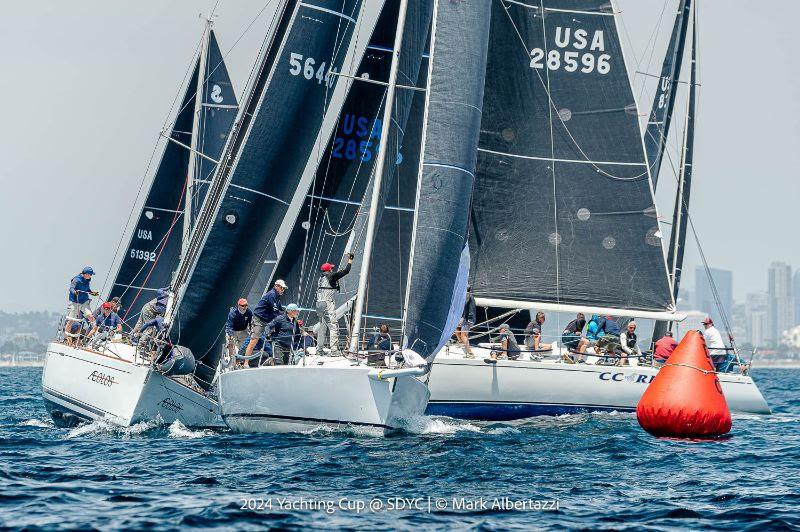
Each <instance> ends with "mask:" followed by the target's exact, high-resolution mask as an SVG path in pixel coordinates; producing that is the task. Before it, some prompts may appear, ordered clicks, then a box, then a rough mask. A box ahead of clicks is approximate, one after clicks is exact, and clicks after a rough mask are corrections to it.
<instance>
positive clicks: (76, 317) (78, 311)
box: [64, 266, 98, 344]
mask: <svg viewBox="0 0 800 532" xmlns="http://www.w3.org/2000/svg"><path fill="white" fill-rule="evenodd" d="M93 275H94V270H93V269H92V267H91V266H86V267H85V268H84V269H83V270H81V273H79V274H78V275H76V276H75V277H73V278H72V281H70V283H69V305H67V317H66V322H65V325H64V332H65V333H66V334H65V340H66V342H67V343H68V344H69V343H70V340H69V334H71V333H70V331H71V330H72V327H71V326H70V324H71V322H79V321H81V320H82V319H83V318H84V317H85V318H86V319H87V320H89V321H92V320H93V318H94V316H93V315H92V312H91V310H89V305H90V304H91V300H90V299H89V296H90V295H92V296H97V295H98V292H95V291H94V290H92V288H91V286H89V285H90V283H91V281H92V276H93ZM90 316H91V318H90Z"/></svg>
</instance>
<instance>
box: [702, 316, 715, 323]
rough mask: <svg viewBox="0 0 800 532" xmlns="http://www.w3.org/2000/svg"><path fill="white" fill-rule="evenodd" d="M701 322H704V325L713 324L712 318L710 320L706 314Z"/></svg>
mask: <svg viewBox="0 0 800 532" xmlns="http://www.w3.org/2000/svg"><path fill="white" fill-rule="evenodd" d="M702 323H703V324H706V325H714V320H712V319H711V318H710V317H708V316H706V318H705V319H704V320H703V322H702Z"/></svg>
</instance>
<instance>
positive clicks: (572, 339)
mask: <svg viewBox="0 0 800 532" xmlns="http://www.w3.org/2000/svg"><path fill="white" fill-rule="evenodd" d="M580 341H581V337H580V336H578V335H577V334H571V333H568V332H565V333H563V334H562V335H561V343H562V344H564V346H565V347H578V344H579V343H580Z"/></svg>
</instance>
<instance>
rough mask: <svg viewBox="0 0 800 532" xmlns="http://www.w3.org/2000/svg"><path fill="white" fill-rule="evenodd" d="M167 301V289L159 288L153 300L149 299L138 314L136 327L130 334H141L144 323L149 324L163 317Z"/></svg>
mask: <svg viewBox="0 0 800 532" xmlns="http://www.w3.org/2000/svg"><path fill="white" fill-rule="evenodd" d="M167 301H169V289H168V288H160V289H159V290H158V292H156V297H155V299H151V300H150V301H148V302H147V303H145V305H144V306H143V307H142V310H141V311H140V312H139V319H138V320H136V325H135V326H134V327H133V330H132V331H131V333H132V334H139V333H141V332H142V329H143V326H144V324H145V323H147V322H150V321H152V320H154V319H156V317H158V316H162V317H163V316H164V313H165V312H166V311H167Z"/></svg>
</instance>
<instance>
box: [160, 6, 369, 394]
mask: <svg viewBox="0 0 800 532" xmlns="http://www.w3.org/2000/svg"><path fill="white" fill-rule="evenodd" d="M361 5H362V3H361V0H336V1H335V2H332V1H331V0H314V1H310V2H294V1H287V2H285V3H283V4H282V5H281V7H280V8H279V10H278V20H279V23H278V27H277V30H276V31H275V33H273V34H272V35H271V42H270V44H269V46H266V47H265V53H264V54H263V56H262V57H261V58H260V63H259V67H258V68H257V74H256V76H255V78H254V82H253V84H252V86H251V88H250V90H249V93H248V97H247V100H246V103H245V105H244V109H243V112H242V114H241V115H240V117H241V120H239V122H238V123H237V125H236V127H235V128H234V131H233V133H232V135H231V138H230V139H229V142H228V144H227V145H226V148H225V152H224V154H223V164H224V166H222V167H221V168H220V170H219V171H218V172H217V174H216V175H215V178H214V180H213V182H212V184H211V185H210V186H209V189H208V192H207V197H206V201H205V203H204V205H203V208H202V210H201V213H200V215H199V217H198V222H197V225H196V226H195V230H194V232H193V233H192V238H191V242H190V245H189V248H188V252H187V257H186V258H184V260H183V261H182V263H181V266H180V269H179V271H178V274H177V276H176V280H175V286H176V287H177V288H178V290H179V293H178V306H177V309H176V311H175V313H174V316H171V317H172V318H174V320H173V321H172V323H171V335H172V337H173V339H174V340H177V341H180V343H182V344H183V345H186V346H187V347H189V348H191V349H192V351H193V352H194V354H195V355H196V356H197V357H198V358H199V359H201V360H202V361H203V365H202V366H201V367H200V368H199V370H198V375H197V376H199V378H200V379H201V380H203V381H204V382H206V383H208V382H210V381H211V376H212V375H213V372H214V370H215V366H216V363H217V360H218V358H219V355H220V348H221V345H222V342H223V340H224V334H223V326H224V322H225V315H226V310H227V308H228V307H229V306H230V304H231V302H232V301H235V300H236V299H237V298H238V297H241V296H242V295H244V294H246V293H247V290H248V289H249V287H250V286H251V285H252V283H253V281H254V279H255V277H256V276H257V274H258V272H259V271H260V267H261V265H262V263H263V261H264V258H265V255H266V253H265V251H266V250H268V249H269V246H270V245H272V244H273V242H274V239H275V237H276V234H277V231H278V229H279V227H280V226H281V223H282V222H283V219H284V217H286V216H297V213H298V211H299V209H300V207H301V206H302V200H303V199H304V197H305V192H306V190H307V187H308V185H309V184H310V180H311V178H312V177H313V172H314V171H315V170H316V166H317V164H318V162H319V156H321V154H322V151H323V149H322V148H320V149H319V153H317V151H316V150H315V147H317V146H322V147H324V146H325V144H327V139H328V137H329V135H330V133H331V132H332V130H333V125H334V122H335V118H336V116H337V115H338V113H339V110H340V108H341V105H342V104H343V102H344V97H345V95H346V90H347V88H348V83H347V82H342V81H340V80H341V79H346V78H340V77H339V76H337V75H335V74H332V72H333V73H336V72H343V73H344V74H346V75H351V74H352V72H351V71H353V70H354V69H353V66H354V65H357V64H358V62H359V60H360V53H361V52H363V48H364V45H365V44H366V43H364V45H362V46H361V48H360V51H359V52H358V53H357V47H356V46H355V44H356V42H357V39H354V33H355V32H354V30H355V29H356V26H357V25H359V24H363V26H362V27H361V28H359V31H364V32H366V34H367V35H369V34H370V33H371V31H372V26H373V25H374V19H370V17H366V16H362V12H361ZM309 168H310V169H311V172H310V173H309V172H307V170H308V169H309ZM306 176H308V178H307V179H308V180H307V181H305V182H303V180H304V179H306ZM290 209H291V210H292V212H290Z"/></svg>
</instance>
